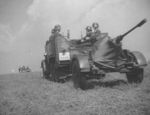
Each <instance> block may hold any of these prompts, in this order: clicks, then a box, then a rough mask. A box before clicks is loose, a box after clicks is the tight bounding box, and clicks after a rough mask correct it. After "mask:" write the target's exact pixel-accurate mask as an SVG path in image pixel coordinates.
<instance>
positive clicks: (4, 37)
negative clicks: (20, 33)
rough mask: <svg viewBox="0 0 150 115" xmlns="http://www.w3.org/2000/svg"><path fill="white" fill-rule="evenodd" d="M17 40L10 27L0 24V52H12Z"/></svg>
mask: <svg viewBox="0 0 150 115" xmlns="http://www.w3.org/2000/svg"><path fill="white" fill-rule="evenodd" d="M15 39H16V37H15V35H13V34H12V30H11V28H10V26H9V25H4V24H0V50H1V51H9V50H11V46H12V43H13V42H14V40H15Z"/></svg>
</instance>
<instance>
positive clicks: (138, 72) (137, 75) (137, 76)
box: [126, 68, 144, 83]
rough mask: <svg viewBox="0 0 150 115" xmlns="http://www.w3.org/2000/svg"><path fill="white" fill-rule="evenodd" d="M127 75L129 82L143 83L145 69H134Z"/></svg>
mask: <svg viewBox="0 0 150 115" xmlns="http://www.w3.org/2000/svg"><path fill="white" fill-rule="evenodd" d="M126 76H127V80H128V82H129V83H141V82H142V81H143V76H144V70H143V68H138V69H134V70H131V72H128V73H126Z"/></svg>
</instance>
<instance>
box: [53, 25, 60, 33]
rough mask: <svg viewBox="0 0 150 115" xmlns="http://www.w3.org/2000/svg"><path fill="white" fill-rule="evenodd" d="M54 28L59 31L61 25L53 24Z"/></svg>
mask: <svg viewBox="0 0 150 115" xmlns="http://www.w3.org/2000/svg"><path fill="white" fill-rule="evenodd" d="M54 29H55V30H56V31H58V32H60V30H61V26H60V25H59V24H58V25H55V27H54Z"/></svg>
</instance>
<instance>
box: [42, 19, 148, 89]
mask: <svg viewBox="0 0 150 115" xmlns="http://www.w3.org/2000/svg"><path fill="white" fill-rule="evenodd" d="M145 22H146V20H145V19H144V20H142V21H141V22H140V23H138V24H137V25H136V26H135V27H133V28H132V29H130V30H129V31H128V32H126V33H125V34H123V35H120V36H118V37H116V38H114V39H111V38H110V37H109V36H108V34H106V33H101V34H100V36H98V37H97V38H96V39H95V42H94V43H93V44H90V42H89V41H88V42H85V43H81V44H79V43H78V41H77V40H70V41H68V40H66V39H65V37H63V36H62V35H60V34H56V35H54V42H53V43H51V42H50V41H48V42H47V43H46V46H45V51H46V54H45V55H44V57H45V59H44V60H42V63H41V67H42V70H43V75H44V76H45V77H46V78H51V79H52V80H54V81H59V79H60V78H61V76H62V75H59V74H63V75H67V74H70V73H71V74H72V80H73V83H74V86H75V87H76V88H78V87H79V88H81V89H84V88H85V85H86V79H92V78H100V77H101V76H105V74H106V73H109V72H119V73H125V74H126V76H127V80H128V82H129V83H141V82H142V80H143V74H144V67H145V66H146V65H147V61H146V59H145V57H144V55H143V54H142V53H141V52H139V51H132V52H131V51H129V50H127V49H123V48H122V44H121V41H122V40H123V38H124V37H125V36H126V35H127V34H129V33H130V32H132V31H133V30H134V29H136V28H137V27H141V26H142V25H143V24H144V23H145ZM51 44H53V45H54V48H53V50H50V49H52V48H51V46H52V45H51ZM52 53H53V55H51V54H52Z"/></svg>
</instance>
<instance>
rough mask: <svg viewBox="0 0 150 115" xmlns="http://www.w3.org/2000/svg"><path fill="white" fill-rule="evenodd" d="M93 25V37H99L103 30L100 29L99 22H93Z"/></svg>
mask: <svg viewBox="0 0 150 115" xmlns="http://www.w3.org/2000/svg"><path fill="white" fill-rule="evenodd" d="M92 27H93V29H94V32H93V37H95V38H97V37H98V36H99V35H100V34H101V31H100V30H99V24H98V23H96V22H94V23H93V24H92Z"/></svg>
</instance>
